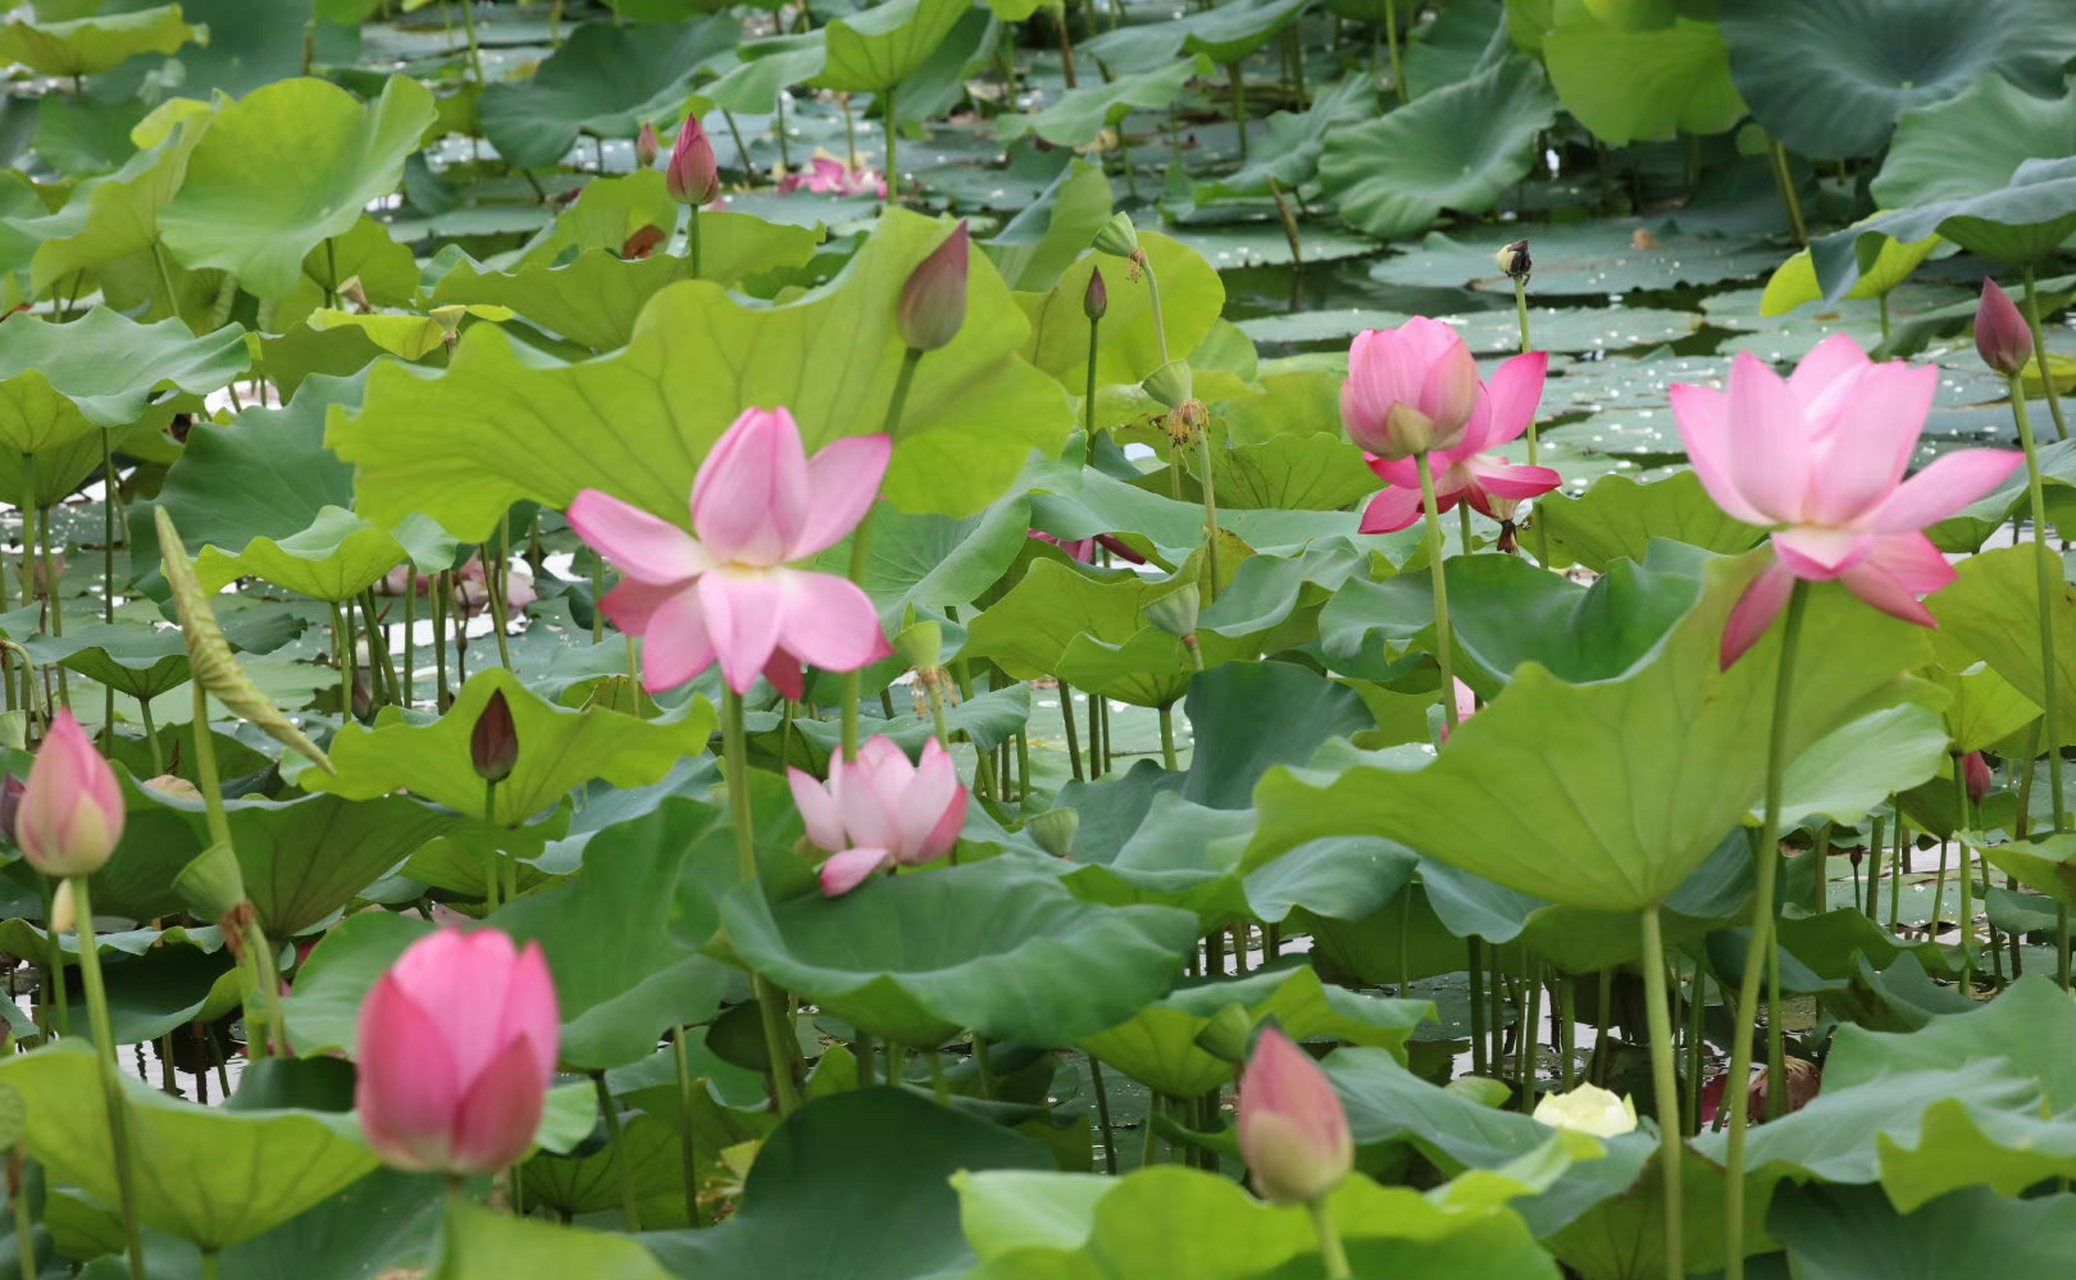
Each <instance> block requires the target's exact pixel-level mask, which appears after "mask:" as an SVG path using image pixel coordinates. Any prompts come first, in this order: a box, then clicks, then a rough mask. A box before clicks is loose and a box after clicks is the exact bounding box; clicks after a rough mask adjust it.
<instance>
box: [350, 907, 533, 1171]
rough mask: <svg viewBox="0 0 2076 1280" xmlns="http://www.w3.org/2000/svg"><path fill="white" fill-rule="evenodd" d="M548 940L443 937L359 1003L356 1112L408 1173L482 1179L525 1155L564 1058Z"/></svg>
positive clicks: (373, 1142) (482, 934) (407, 957)
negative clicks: (522, 945) (544, 950)
mask: <svg viewBox="0 0 2076 1280" xmlns="http://www.w3.org/2000/svg"><path fill="white" fill-rule="evenodd" d="M561 1026H562V1020H561V1015H560V1012H559V1007H558V1005H557V1002H556V998H555V982H554V979H553V978H552V977H550V976H549V973H548V962H547V960H546V958H544V957H543V956H542V955H541V948H540V944H539V943H533V942H530V943H528V944H527V945H526V949H525V950H523V951H521V950H518V949H516V948H515V947H513V945H512V940H511V939H510V938H509V937H507V936H505V935H504V934H502V933H500V932H498V931H497V930H495V929H478V930H476V931H475V932H473V933H463V932H462V931H461V930H459V929H442V930H440V931H439V932H437V933H435V934H433V935H431V936H430V937H426V938H421V939H419V940H418V941H417V942H414V943H412V944H411V946H410V948H409V949H408V950H406V951H405V952H404V954H403V955H402V956H401V957H399V958H398V960H397V962H396V963H395V964H394V965H392V966H391V967H390V970H389V972H387V973H385V974H383V975H382V978H381V980H380V981H378V982H377V983H376V984H375V986H374V989H373V990H371V991H369V992H368V997H367V999H366V1000H365V1001H364V1002H363V1003H362V1004H361V1007H360V1039H359V1058H360V1083H359V1085H358V1086H357V1088H356V1089H355V1091H354V1098H353V1101H354V1106H355V1107H356V1108H357V1109H358V1110H359V1112H360V1123H361V1129H362V1130H363V1131H364V1132H365V1133H366V1134H367V1139H368V1145H369V1146H371V1147H373V1148H374V1149H375V1152H376V1154H378V1155H380V1156H381V1157H382V1158H383V1159H384V1160H385V1161H387V1162H388V1163H390V1164H391V1165H394V1166H395V1167H396V1168H399V1169H406V1170H410V1171H412V1172H419V1173H448V1174H462V1175H468V1174H481V1173H492V1172H495V1171H496V1170H498V1169H502V1168H503V1167H505V1166H506V1165H508V1164H511V1163H512V1162H513V1161H515V1160H517V1159H518V1158H519V1157H520V1156H522V1155H524V1154H525V1153H526V1149H527V1148H528V1147H529V1146H531V1145H532V1143H533V1135H534V1130H535V1129H537V1128H539V1127H540V1123H541V1111H542V1108H543V1107H544V1106H545V1105H546V1101H547V1096H548V1085H549V1084H550V1083H551V1082H552V1081H553V1080H554V1078H555V1059H556V1055H557V1054H558V1053H559V1052H560V1051H561V1043H562V1041H561Z"/></svg>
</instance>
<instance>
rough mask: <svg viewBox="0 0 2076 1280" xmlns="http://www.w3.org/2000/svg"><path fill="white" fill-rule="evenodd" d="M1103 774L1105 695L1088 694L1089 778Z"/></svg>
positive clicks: (1091, 780) (1096, 777)
mask: <svg viewBox="0 0 2076 1280" xmlns="http://www.w3.org/2000/svg"><path fill="white" fill-rule="evenodd" d="M1102 776H1103V695H1102V694H1099V693H1095V692H1093V691H1091V692H1090V693H1089V695H1088V780H1089V781H1090V782H1094V781H1095V780H1096V779H1098V778H1100V777H1102Z"/></svg>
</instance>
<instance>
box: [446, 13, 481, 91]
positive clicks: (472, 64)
mask: <svg viewBox="0 0 2076 1280" xmlns="http://www.w3.org/2000/svg"><path fill="white" fill-rule="evenodd" d="M445 8H446V6H445V5H442V6H441V9H442V10H443V11H444V10H445ZM461 21H462V25H463V26H464V27H465V28H467V30H468V37H469V69H470V70H471V71H473V72H474V73H475V76H476V87H477V88H478V89H480V88H482V87H483V86H484V80H483V49H482V46H480V45H478V44H477V43H476V6H475V3H474V0H461ZM449 33H450V37H449V38H450V39H451V38H452V28H449Z"/></svg>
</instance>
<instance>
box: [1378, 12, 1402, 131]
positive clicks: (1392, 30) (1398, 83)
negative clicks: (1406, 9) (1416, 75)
mask: <svg viewBox="0 0 2076 1280" xmlns="http://www.w3.org/2000/svg"><path fill="white" fill-rule="evenodd" d="M1384 39H1385V41H1386V42H1387V43H1388V44H1389V45H1390V49H1391V88H1392V91H1393V92H1394V93H1396V94H1398V100H1399V105H1401V106H1403V105H1405V103H1406V101H1407V97H1406V73H1405V70H1404V68H1402V67H1401V66H1400V65H1399V55H1398V0H1384ZM1373 48H1374V46H1373ZM1372 60H1373V61H1374V58H1373V59H1372Z"/></svg>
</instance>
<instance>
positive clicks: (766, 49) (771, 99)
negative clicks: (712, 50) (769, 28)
mask: <svg viewBox="0 0 2076 1280" xmlns="http://www.w3.org/2000/svg"><path fill="white" fill-rule="evenodd" d="M826 33H827V28H818V29H816V30H814V31H810V32H807V33H805V34H803V35H797V36H778V37H775V38H773V39H770V40H759V41H757V42H756V43H754V44H746V45H743V46H741V47H740V48H738V49H737V50H736V51H735V53H736V56H737V57H738V58H741V59H742V61H741V62H740V63H739V64H737V65H736V67H735V68H734V69H733V70H731V71H729V72H728V74H726V75H724V76H722V77H721V78H720V79H719V80H716V81H714V82H713V83H712V84H710V85H707V86H705V87H704V88H702V89H701V90H700V96H699V98H698V99H697V101H703V102H711V103H712V104H713V105H714V106H716V107H720V108H722V109H724V110H727V111H735V112H739V113H741V114H743V115H769V114H771V112H773V111H774V110H776V109H777V107H778V98H779V94H781V93H783V92H785V90H786V88H787V86H789V85H796V84H805V83H806V82H807V81H809V80H811V79H813V78H814V77H815V76H817V75H819V74H820V73H821V70H822V68H823V66H825V65H826V64H827V63H828V61H829V47H828V45H827V43H826Z"/></svg>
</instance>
